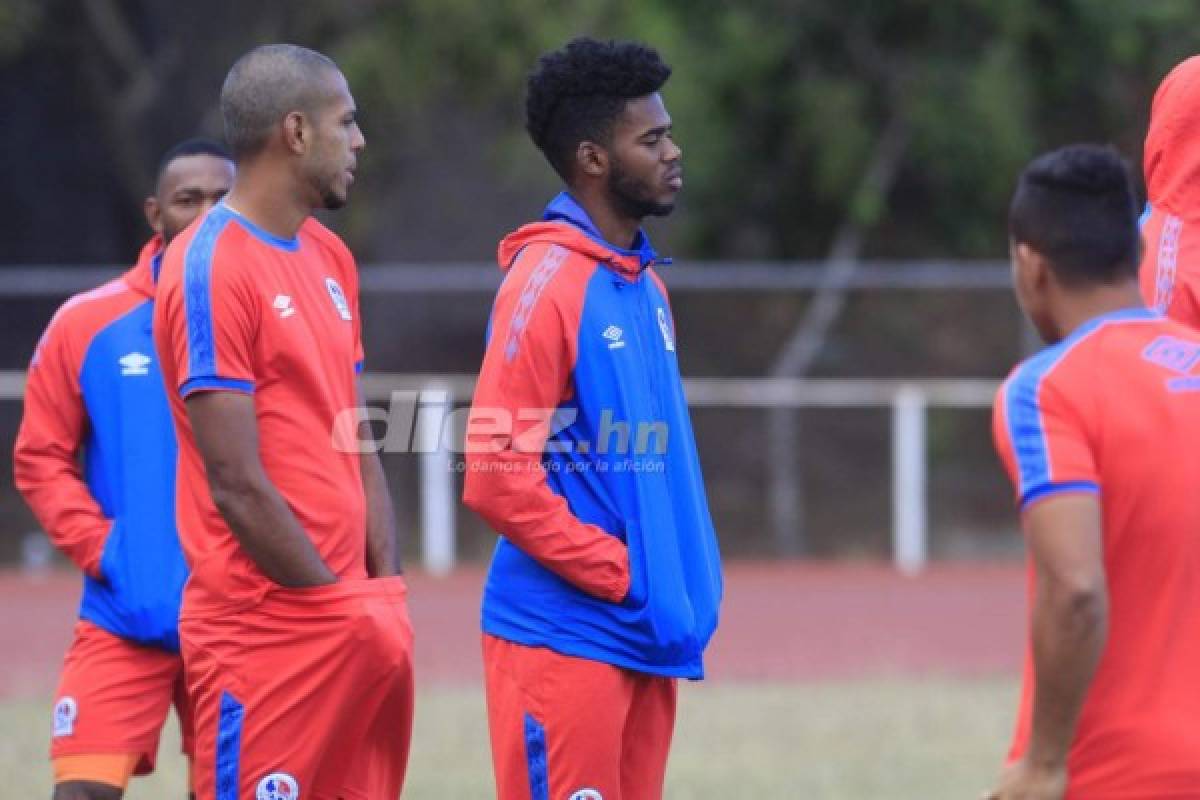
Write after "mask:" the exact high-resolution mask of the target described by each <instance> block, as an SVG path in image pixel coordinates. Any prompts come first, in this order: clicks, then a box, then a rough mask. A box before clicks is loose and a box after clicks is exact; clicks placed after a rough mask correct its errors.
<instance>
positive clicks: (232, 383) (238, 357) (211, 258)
mask: <svg viewBox="0 0 1200 800" xmlns="http://www.w3.org/2000/svg"><path fill="white" fill-rule="evenodd" d="M197 239H198V240H197V241H195V242H193V243H192V246H191V247H189V248H188V252H187V255H186V257H185V259H184V269H183V284H182V290H181V292H180V294H181V295H182V301H183V306H184V309H183V310H184V313H183V315H182V318H183V319H182V322H183V326H184V328H185V331H184V333H185V335H184V336H183V337H180V343H181V344H184V345H186V359H183V360H177V361H176V363H178V364H182V365H186V368H184V369H181V370H180V371H179V373H178V375H179V387H178V388H179V392H180V394H182V395H183V396H184V397H187V396H188V395H189V394H191V393H192V392H196V391H206V390H208V391H212V390H227V391H238V392H246V393H250V392H253V391H254V349H255V348H254V346H255V338H256V335H257V330H258V313H259V307H258V300H257V297H256V295H255V293H254V291H253V290H252V287H251V286H250V285H249V281H248V278H247V277H246V276H245V270H242V269H238V265H237V264H236V263H233V262H231V261H228V260H223V258H222V254H221V253H220V251H219V250H218V251H217V252H214V248H212V247H209V248H206V247H204V246H203V244H204V242H202V241H199V237H197ZM180 355H183V354H182V353H179V354H177V359H178V356H180Z"/></svg>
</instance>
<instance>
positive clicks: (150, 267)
mask: <svg viewBox="0 0 1200 800" xmlns="http://www.w3.org/2000/svg"><path fill="white" fill-rule="evenodd" d="M162 257H163V240H162V237H161V236H159V235H157V234H155V236H154V237H153V238H151V239H150V241H148V242H146V244H144V245H143V246H142V252H140V253H138V259H137V263H136V264H134V265H133V267H132V268H131V269H130V270H129V271H128V272H126V273H125V274H124V275H123V276H122V278H123V279H124V281H125V283H126V284H128V285H129V288H130V289H133V290H134V291H135V292H137V293H138V294H142V295H145V296H146V297H150V298H153V297H154V290H155V289H156V288H157V286H158V270H159V268H160V267H161V266H162Z"/></svg>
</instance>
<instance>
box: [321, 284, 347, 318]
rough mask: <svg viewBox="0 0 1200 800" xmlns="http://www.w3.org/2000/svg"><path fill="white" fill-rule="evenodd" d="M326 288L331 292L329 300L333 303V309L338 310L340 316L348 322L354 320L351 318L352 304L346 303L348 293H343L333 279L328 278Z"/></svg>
mask: <svg viewBox="0 0 1200 800" xmlns="http://www.w3.org/2000/svg"><path fill="white" fill-rule="evenodd" d="M325 288H326V289H328V290H329V299H330V300H332V301H333V307H334V308H336V309H337V312H338V316H339V317H341V318H342V319H344V320H346V321H347V322H349V321H350V320H351V319H353V317H352V316H350V304H349V303H347V302H346V293H345V292H343V291H342V287H341V286H339V285H338V282H337V281H335V280H334V279H333V278H326V279H325Z"/></svg>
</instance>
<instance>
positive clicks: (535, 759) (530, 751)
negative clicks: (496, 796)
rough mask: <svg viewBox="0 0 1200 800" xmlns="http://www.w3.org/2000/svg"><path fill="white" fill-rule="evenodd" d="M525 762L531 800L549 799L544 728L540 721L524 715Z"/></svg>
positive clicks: (548, 775)
mask: <svg viewBox="0 0 1200 800" xmlns="http://www.w3.org/2000/svg"><path fill="white" fill-rule="evenodd" d="M525 763H526V765H527V766H528V767H529V795H530V798H531V800H550V774H549V768H548V766H547V764H546V729H545V728H543V727H542V723H540V722H538V721H537V720H536V719H534V718H533V715H532V714H526V715H525Z"/></svg>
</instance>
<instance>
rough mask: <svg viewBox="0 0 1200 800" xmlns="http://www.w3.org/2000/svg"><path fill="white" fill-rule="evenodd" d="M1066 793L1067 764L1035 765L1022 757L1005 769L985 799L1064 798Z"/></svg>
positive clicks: (1036, 799)
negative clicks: (997, 784)
mask: <svg viewBox="0 0 1200 800" xmlns="http://www.w3.org/2000/svg"><path fill="white" fill-rule="evenodd" d="M1066 793H1067V766H1066V764H1060V765H1057V766H1049V765H1034V764H1031V763H1029V762H1028V761H1026V760H1025V759H1021V760H1020V761H1018V762H1016V763H1015V764H1013V765H1012V766H1010V767H1008V768H1007V769H1005V770H1004V774H1003V775H1002V776H1001V777H1000V785H999V786H998V787H996V789H995V790H994V791H992V792H990V793H988V794H985V795H984V796H983V800H1062V798H1063V797H1064V796H1065V795H1066Z"/></svg>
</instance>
